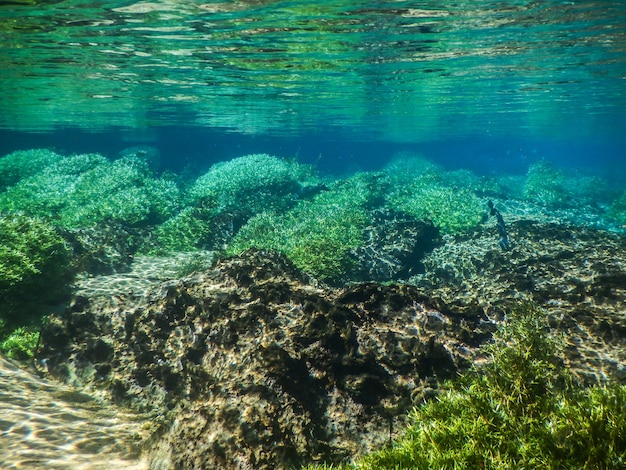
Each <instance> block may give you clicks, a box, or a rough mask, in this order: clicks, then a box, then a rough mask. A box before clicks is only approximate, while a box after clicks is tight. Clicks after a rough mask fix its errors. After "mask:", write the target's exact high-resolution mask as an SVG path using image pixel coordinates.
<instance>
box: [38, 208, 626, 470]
mask: <svg viewBox="0 0 626 470" xmlns="http://www.w3.org/2000/svg"><path fill="white" fill-rule="evenodd" d="M509 232H510V237H511V240H512V246H511V249H510V250H509V251H502V250H501V249H500V247H499V245H498V243H497V234H496V232H495V229H494V230H484V231H476V232H474V233H471V234H468V235H463V236H458V237H448V238H446V239H445V240H444V241H445V243H443V244H441V246H439V247H437V248H435V249H434V250H432V251H430V252H429V253H428V254H426V256H424V257H423V259H422V260H421V262H422V263H423V266H424V270H425V272H424V273H422V274H419V275H416V276H414V277H413V278H411V279H409V280H407V282H403V283H397V284H396V283H394V284H381V283H367V282H366V283H358V284H353V285H348V286H345V287H343V288H330V287H328V286H324V285H322V284H320V283H317V282H316V281H315V280H313V279H310V278H308V277H307V276H306V275H305V274H303V273H301V272H299V271H298V270H297V269H295V268H294V267H293V266H292V265H291V263H290V262H289V261H288V260H286V259H285V258H284V257H283V256H281V255H278V254H276V253H272V252H263V251H250V252H247V253H245V254H243V255H242V256H240V257H236V258H230V259H226V260H222V261H219V262H217V264H215V265H214V266H213V267H211V268H210V269H206V270H202V271H198V272H195V273H193V274H191V275H189V276H186V277H180V278H175V277H173V272H172V273H170V274H171V276H169V277H170V278H169V279H163V278H162V276H161V277H159V276H156V277H154V278H152V279H151V280H150V282H148V283H147V284H146V283H145V282H144V283H142V284H141V285H135V287H132V285H133V283H132V282H131V287H129V285H128V284H127V283H121V284H120V283H119V282H116V279H117V280H119V277H117V278H116V277H115V276H113V277H111V276H103V277H102V278H95V279H92V280H89V281H88V282H87V283H86V284H85V285H84V286H83V289H79V290H78V291H77V294H76V295H75V296H74V298H73V301H72V303H71V305H70V306H69V307H68V309H67V311H66V312H65V313H64V314H62V315H59V316H55V317H52V318H51V319H50V321H49V322H48V323H47V325H46V326H45V327H44V329H43V331H42V336H41V347H40V349H39V351H38V358H37V359H38V364H39V368H40V371H41V373H43V374H47V375H48V376H51V377H54V378H57V379H59V380H62V381H64V382H69V383H71V384H73V385H75V386H78V387H84V388H86V389H89V390H99V391H103V392H104V393H105V395H106V396H107V397H108V398H109V399H110V400H111V401H113V402H114V403H116V404H117V405H118V406H120V407H121V408H122V409H133V410H137V411H141V412H142V413H147V414H148V415H150V416H151V418H150V419H151V422H152V429H153V433H152V436H151V438H150V439H149V440H148V441H146V442H148V443H149V444H148V445H147V446H146V451H145V454H144V455H145V458H146V461H147V462H150V464H151V465H152V468H237V469H243V468H255V469H269V468H293V467H297V466H298V465H300V464H302V463H306V462H311V461H339V460H345V459H350V458H351V457H353V456H356V455H359V454H362V453H365V452H367V451H369V450H371V449H373V448H376V447H379V446H381V445H383V444H385V443H386V442H388V441H389V439H390V438H393V437H394V436H396V435H397V434H398V433H399V432H400V431H401V430H402V428H403V424H404V420H405V416H406V412H407V410H408V409H409V408H410V407H411V406H412V405H413V404H415V403H418V402H420V401H422V400H424V399H427V398H428V397H430V396H432V395H433V394H434V393H436V392H435V390H436V388H437V385H438V383H439V382H440V381H441V380H443V379H447V378H453V377H454V376H455V375H456V374H457V373H458V372H459V371H462V370H465V369H466V368H467V367H469V366H470V365H471V364H472V363H474V362H476V361H481V360H485V358H483V357H482V356H481V354H480V350H479V348H480V346H481V345H482V344H484V343H485V342H488V341H489V340H490V338H491V334H492V332H493V331H494V329H495V328H496V327H497V324H498V323H499V322H501V321H503V320H505V319H506V314H507V311H508V309H509V308H510V306H511V305H514V304H515V303H516V302H519V301H533V302H535V303H536V304H538V305H539V306H540V307H542V308H543V311H545V314H546V315H547V316H548V318H549V321H550V325H551V327H552V328H553V330H554V333H555V334H559V335H562V336H563V337H564V341H565V344H566V347H565V350H564V354H565V356H566V357H565V358H566V361H567V363H568V365H569V366H570V367H571V368H572V370H573V371H574V372H575V373H576V375H577V376H578V377H579V379H581V382H583V383H598V382H608V381H617V382H622V383H623V382H624V381H626V371H625V369H624V366H623V364H624V363H625V362H626V361H625V360H624V359H625V355H626V307H625V303H626V242H625V239H624V237H623V236H620V235H616V234H610V233H607V232H603V231H599V230H595V229H591V228H579V227H573V226H564V225H558V224H553V223H547V222H546V223H543V222H542V223H540V222H536V221H527V220H517V221H515V222H513V223H512V224H511V226H510V227H509ZM161 272H165V271H161ZM406 272H410V270H409V269H407V270H406ZM138 278H141V276H138ZM142 282H143V281H142ZM98 283H100V284H99V285H100V286H106V287H103V288H101V289H95V288H93V287H94V285H96V284H98ZM138 286H139V287H138Z"/></svg>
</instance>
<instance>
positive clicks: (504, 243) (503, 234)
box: [487, 201, 511, 251]
mask: <svg viewBox="0 0 626 470" xmlns="http://www.w3.org/2000/svg"><path fill="white" fill-rule="evenodd" d="M487 206H489V214H490V215H493V216H495V217H496V220H497V221H498V232H499V233H500V240H499V244H500V248H502V250H503V251H508V249H509V248H511V242H510V241H509V234H508V233H507V231H506V226H505V225H504V219H503V218H502V214H500V211H499V210H498V209H496V206H494V205H493V202H492V201H488V202H487Z"/></svg>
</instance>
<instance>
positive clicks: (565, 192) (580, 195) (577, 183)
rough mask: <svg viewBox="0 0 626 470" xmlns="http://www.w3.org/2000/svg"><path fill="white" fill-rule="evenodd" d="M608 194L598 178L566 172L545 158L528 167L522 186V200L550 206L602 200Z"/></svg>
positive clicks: (566, 206) (607, 187)
mask: <svg viewBox="0 0 626 470" xmlns="http://www.w3.org/2000/svg"><path fill="white" fill-rule="evenodd" d="M611 193H612V191H611V189H610V188H609V185H608V184H607V183H606V182H605V181H603V180H602V179H601V178H600V177H598V176H593V175H585V174H578V173H568V172H565V171H564V170H561V169H559V168H557V167H555V166H554V165H552V164H551V163H549V162H547V161H545V160H541V161H539V162H536V163H534V164H532V165H531V166H530V168H529V169H528V173H527V175H526V181H525V182H524V185H523V197H524V198H525V199H527V200H529V201H532V202H535V203H538V204H541V205H544V206H548V207H554V208H569V207H579V206H581V205H590V204H598V203H603V202H606V201H607V199H608V198H610V197H611Z"/></svg>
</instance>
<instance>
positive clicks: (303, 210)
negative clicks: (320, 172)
mask: <svg viewBox="0 0 626 470" xmlns="http://www.w3.org/2000/svg"><path fill="white" fill-rule="evenodd" d="M382 185H383V181H382V179H381V175H380V174H372V173H360V174H357V175H355V176H354V177H352V178H349V179H347V180H344V181H340V182H337V183H335V184H334V185H331V186H330V187H329V190H328V191H324V192H321V193H319V194H318V195H317V196H315V197H314V198H313V199H310V200H302V201H300V202H299V203H298V204H297V205H296V206H295V207H294V208H293V209H292V210H290V211H288V212H286V213H282V214H279V213H276V212H269V211H268V212H263V213H261V214H258V215H257V216H255V217H253V218H251V219H250V220H249V221H248V223H247V224H246V225H244V226H243V227H242V228H241V230H240V231H239V232H238V233H237V235H236V236H235V238H234V240H233V241H232V243H231V244H230V245H229V246H228V248H227V254H231V255H232V254H239V253H241V252H243V251H245V250H246V249H248V248H251V247H255V248H260V249H271V250H276V251H279V252H281V253H284V254H285V255H286V256H287V257H288V258H290V259H291V260H292V261H293V263H294V264H295V265H296V266H297V267H299V268H300V269H303V270H304V271H307V272H309V273H311V274H313V275H314V276H316V277H318V278H320V279H323V280H326V281H329V282H339V281H340V280H341V279H342V278H344V277H345V276H346V274H347V273H348V272H350V271H351V269H353V263H354V262H353V261H352V260H351V259H350V257H349V256H348V254H349V253H350V251H351V250H353V249H355V248H357V247H358V246H360V245H361V244H362V243H363V229H364V228H365V226H366V225H367V222H368V220H369V219H368V209H370V208H372V207H373V206H377V205H378V204H380V202H381V201H382V198H383V190H382V187H383V186H382Z"/></svg>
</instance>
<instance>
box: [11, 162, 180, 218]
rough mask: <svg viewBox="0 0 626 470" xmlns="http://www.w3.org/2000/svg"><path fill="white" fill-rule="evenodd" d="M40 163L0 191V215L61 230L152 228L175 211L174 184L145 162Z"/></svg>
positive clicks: (175, 187)
mask: <svg viewBox="0 0 626 470" xmlns="http://www.w3.org/2000/svg"><path fill="white" fill-rule="evenodd" d="M40 152H44V151H40ZM16 153H18V152H16ZM13 155H15V153H14V154H11V155H9V156H8V157H12V156H13ZM18 155H20V154H19V153H18ZM53 155H54V154H53ZM8 157H4V158H8ZM10 160H15V158H14V157H12V158H11V159H10ZM41 160H42V161H45V162H46V163H48V164H47V165H45V166H43V167H42V168H40V169H39V171H38V172H36V173H34V174H30V175H28V173H27V172H26V171H20V172H18V173H20V174H26V175H27V176H25V177H24V178H22V179H20V180H19V181H18V182H17V183H16V184H14V185H13V186H10V187H9V188H7V190H6V191H5V192H3V193H0V212H11V213H14V212H19V211H21V212H24V213H26V214H29V215H34V216H40V217H47V218H51V219H54V221H55V223H56V224H57V225H59V226H62V227H88V226H92V225H95V224H101V223H122V224H128V225H149V224H155V223H159V222H162V221H164V220H166V219H167V218H168V217H169V216H171V215H172V214H173V213H174V212H175V210H176V209H177V208H178V204H179V199H180V197H179V190H178V187H177V186H176V184H175V183H174V182H172V181H169V180H167V179H165V178H156V177H154V175H153V173H152V171H151V170H150V168H149V166H148V163H147V162H146V161H145V160H142V159H140V158H137V157H135V156H132V155H131V156H126V157H122V158H120V159H117V160H114V161H111V160H108V159H107V158H105V157H103V156H101V155H97V154H83V155H72V156H68V157H59V158H57V159H53V158H52V156H50V158H48V159H44V158H43V157H41ZM0 161H2V160H0ZM20 161H21V160H20Z"/></svg>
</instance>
